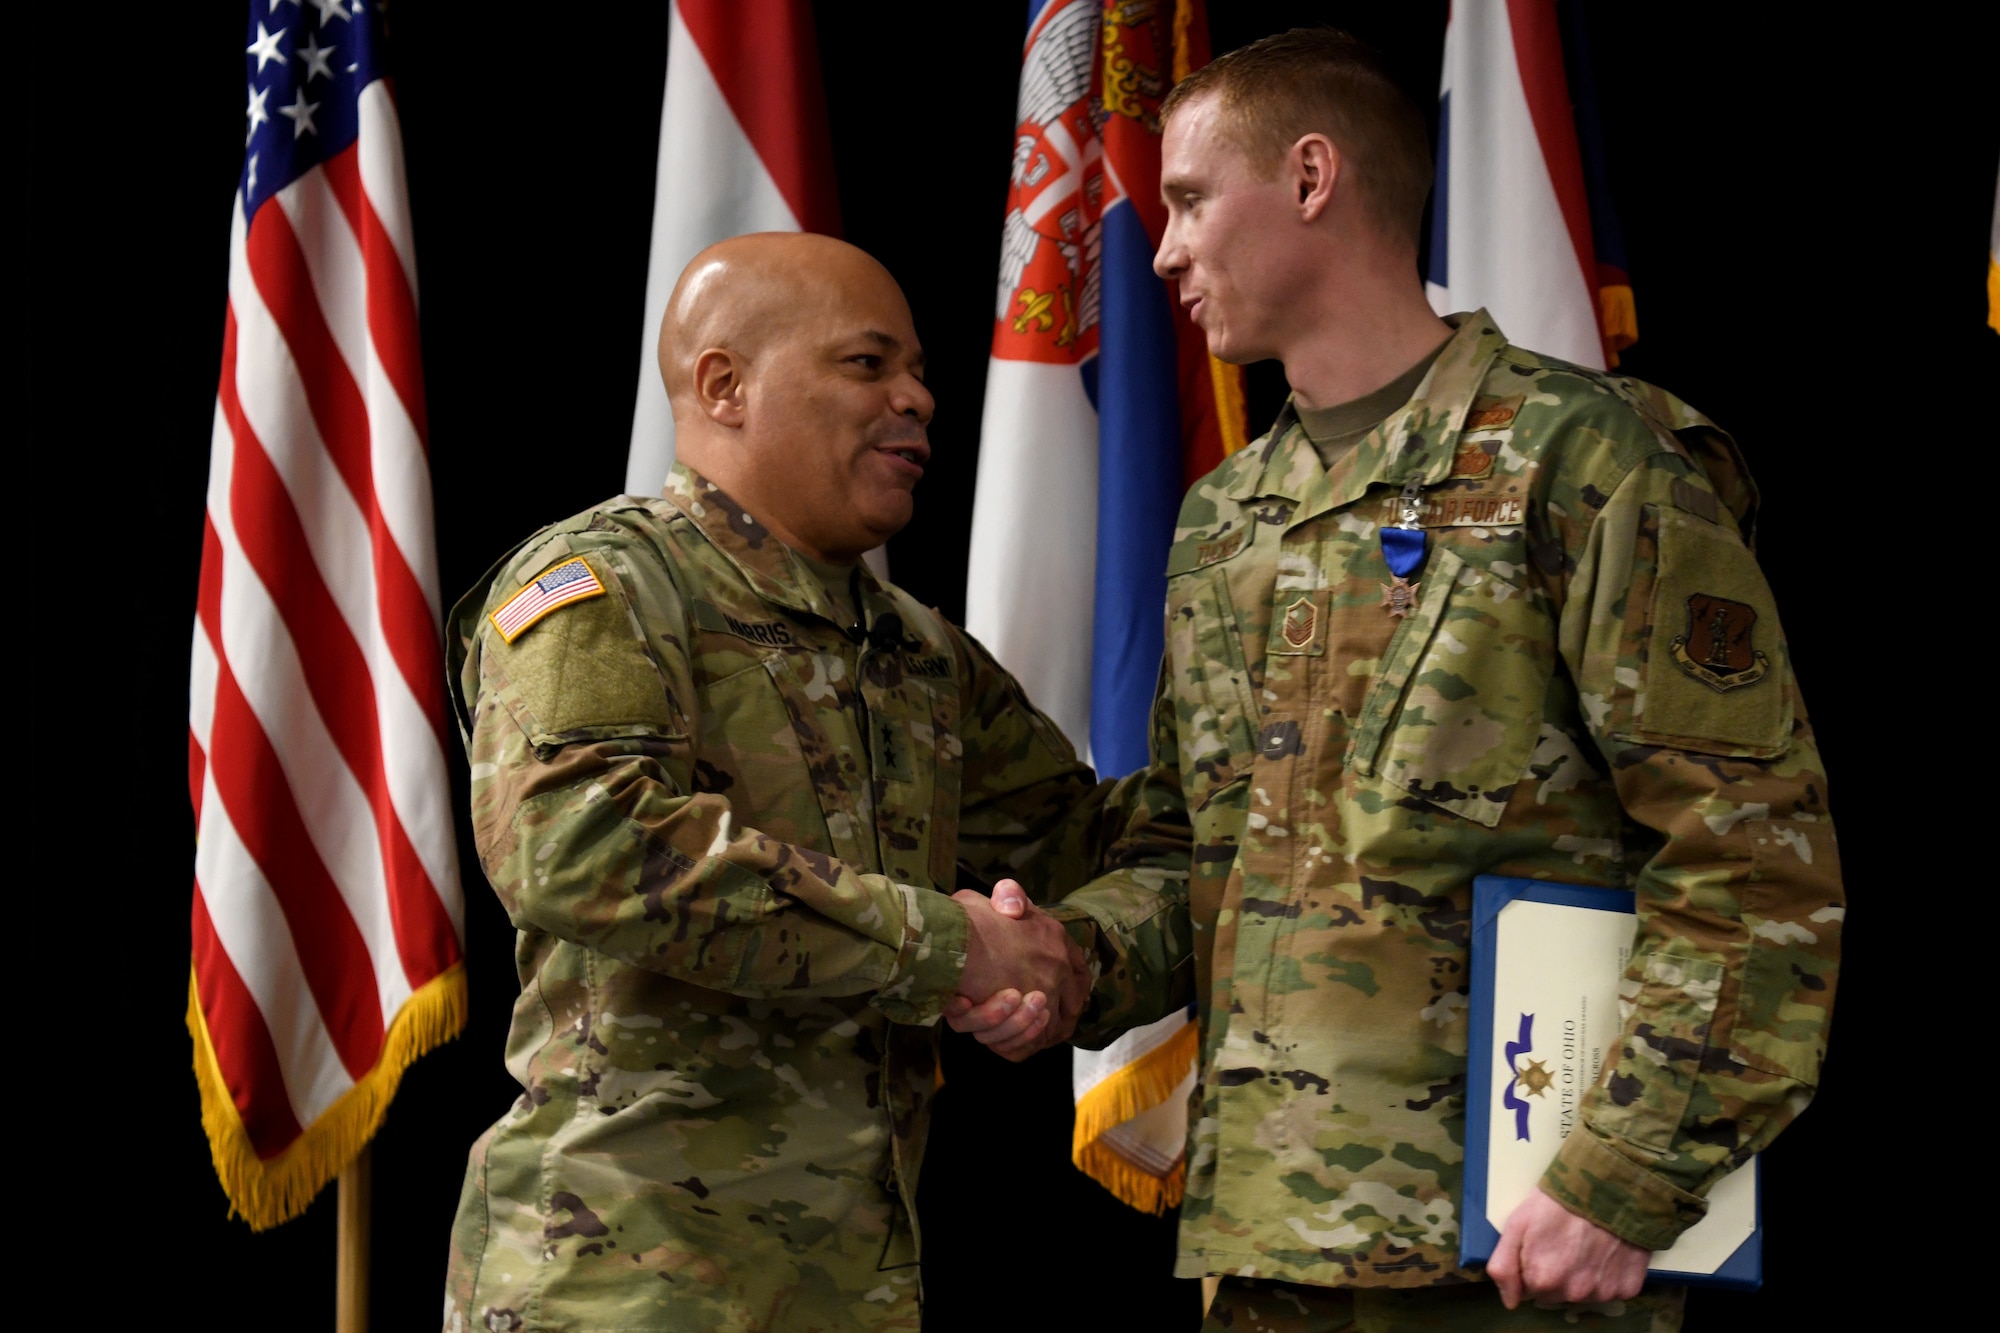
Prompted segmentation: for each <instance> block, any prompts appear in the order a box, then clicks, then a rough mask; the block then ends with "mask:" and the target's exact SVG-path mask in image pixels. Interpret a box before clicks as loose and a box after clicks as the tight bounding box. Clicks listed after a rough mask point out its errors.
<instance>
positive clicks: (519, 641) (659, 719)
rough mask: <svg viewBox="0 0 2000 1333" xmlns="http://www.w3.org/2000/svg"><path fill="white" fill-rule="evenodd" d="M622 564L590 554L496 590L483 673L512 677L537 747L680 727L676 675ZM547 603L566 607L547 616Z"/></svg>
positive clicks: (515, 702)
mask: <svg viewBox="0 0 2000 1333" xmlns="http://www.w3.org/2000/svg"><path fill="white" fill-rule="evenodd" d="M616 563H617V562H616V558H615V554H614V553H612V552H608V551H603V550H593V551H586V552H583V553H581V554H575V555H569V556H567V558H566V559H563V560H561V561H559V562H557V563H556V564H554V565H552V566H551V567H550V568H548V569H545V570H542V571H539V572H537V573H536V574H535V575H534V577H533V578H531V579H529V580H528V581H527V582H525V583H523V584H522V585H521V586H520V588H518V589H510V588H502V589H498V590H496V592H497V596H496V598H495V602H496V605H495V607H494V610H493V611H492V612H490V613H489V615H488V622H489V628H490V630H491V633H490V634H489V635H488V638H487V642H486V645H485V648H484V650H483V653H482V660H483V664H484V666H485V667H486V668H487V669H488V670H489V671H492V672H497V674H498V675H499V676H500V677H502V678H504V680H505V682H506V690H505V694H506V695H507V696H508V698H507V702H508V705H509V707H510V708H511V709H512V711H513V712H514V715H515V719H516V721H518V722H519V723H520V724H521V728H522V730H523V731H525V732H526V733H527V735H528V739H529V740H530V741H531V742H532V743H533V744H535V745H551V744H563V743H566V742H568V741H572V740H578V739H604V738H606V737H607V736H609V735H617V734H633V733H649V732H663V731H672V730H675V729H676V727H677V718H676V711H675V709H674V706H673V701H672V698H671V697H670V695H669V693H668V688H667V680H666V676H665V675H664V673H663V672H662V671H661V670H660V667H659V664H658V663H657V662H656V661H655V659H654V656H653V652H652V649H651V647H650V646H649V645H648V643H647V641H646V635H645V632H644V630H643V629H642V628H641V627H640V624H639V620H638V617H637V616H636V615H635V614H634V612H633V609H632V605H631V602H630V600H629V598H628V596H627V594H626V591H625V588H624V585H623V583H622V581H621V579H620V578H619V575H618V574H617V573H616V572H614V567H615V565H616ZM572 566H575V567H578V568H574V569H573V568H572ZM558 577H559V578H560V579H561V580H562V581H560V582H557V581H556V578H558ZM543 584H550V585H551V586H550V587H548V588H543V587H541V585H543ZM579 588H581V589H582V591H581V592H580V593H579V592H577V591H576V590H577V589H579ZM565 598H567V600H562V599H565ZM544 600H546V601H554V602H555V603H556V604H555V605H553V606H551V607H548V608H547V609H544V608H543V607H542V606H540V605H538V602H540V601H544ZM510 608H511V614H510ZM530 617H532V618H530ZM509 631H511V632H512V637H511V641H510V639H509V637H508V635H509Z"/></svg>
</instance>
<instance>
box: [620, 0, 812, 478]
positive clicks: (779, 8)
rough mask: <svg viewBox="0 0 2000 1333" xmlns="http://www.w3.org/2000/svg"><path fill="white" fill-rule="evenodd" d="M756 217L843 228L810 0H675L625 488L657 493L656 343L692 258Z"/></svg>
mask: <svg viewBox="0 0 2000 1333" xmlns="http://www.w3.org/2000/svg"><path fill="white" fill-rule="evenodd" d="M753 231H817V232H823V233H825V234H826V235H828V236H838V235H839V234H840V199H839V196H838V195H836V194H835V192H834V183H833V144H832V140H831V139H830V138H829V137H828V134H827V123H826V94H825V91H824V90H823V88H822V86H821V83H820V73H819V45H818V43H817V42H816V41H815V40H814V37H813V18H812V6H811V4H809V3H808V0H673V4H672V6H671V7H670V9H669V12H668V17H667V91H666V97H665V99H664V101H663V104H662V106H661V109H660V160H659V175H658V177H657V179H656V182H655V184H654V187H653V250H652V258H651V260H650V262H649V264H648V266H647V270H646V323H645V326H644V327H643V328H642V329H641V330H640V334H639V397H638V400H637V403H636V405H635V406H634V408H633V412H632V449H631V453H630V455H629V456H628V460H627V463H626V468H625V489H626V490H627V491H628V492H630V493H631V494H633V495H658V494H659V493H660V490H661V488H662V487H663V486H665V485H666V480H667V472H668V470H669V469H671V468H672V467H673V464H674V418H673V413H672V412H671V411H670V410H669V409H668V406H667V391H666V387H665V386H664V385H663V384H661V383H660V369H659V362H658V360H657V359H656V357H657V353H656V351H655V348H656V345H657V341H658V339H659V336H660V319H661V317H662V316H664V315H665V314H666V311H667V297H668V296H669V295H671V294H672V293H673V290H674V283H675V282H676V281H678V280H679V278H680V276H681V270H682V269H684V268H686V267H687V264H688V261H689V260H690V259H693V258H694V257H695V256H696V255H697V254H700V253H701V252H702V251H703V250H704V249H706V248H707V247H709V246H711V245H713V244H715V243H716V242H717V241H722V240H727V239H728V238H729V237H731V236H741V235H743V234H744V233H745V232H753Z"/></svg>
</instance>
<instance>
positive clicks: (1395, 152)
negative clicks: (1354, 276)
mask: <svg viewBox="0 0 2000 1333" xmlns="http://www.w3.org/2000/svg"><path fill="white" fill-rule="evenodd" d="M1210 93H1213V94H1214V95H1215V96H1216V97H1217V98H1218V99H1219V101H1220V106H1221V109H1222V113H1223V121H1222V123H1223V126H1224V128H1225V130H1226V131H1228V132H1229V133H1230V135H1231V137H1232V138H1234V139H1235V140H1236V142H1237V144H1238V146H1239V147H1241V148H1242V149H1243V150H1244V152H1245V153H1246V154H1248V155H1249V158H1250V161H1251V163H1252V165H1254V166H1256V167H1257V168H1258V169H1259V170H1261V171H1275V170H1277V168H1278V166H1279V164H1280V163H1282V162H1283V161H1284V159H1285V154H1286V153H1288V152H1290V151H1291V147H1292V145H1293V144H1295V143H1297V142H1298V141H1299V140H1300V139H1301V138H1303V137H1304V136H1306V135H1308V134H1313V133H1319V134H1324V135H1325V136H1326V137H1327V138H1329V139H1331V140H1333V142H1334V145H1335V146H1336V147H1337V148H1339V149H1340V154H1341V158H1342V160H1343V167H1344V169H1345V170H1346V171H1351V172H1352V173H1353V176H1352V179H1353V180H1354V181H1355V182H1356V184H1357V185H1358V186H1359V187H1360V190H1361V196H1362V200H1363V202H1364V203H1365V205H1366V207H1367V210H1368V214H1369V216H1370V217H1371V218H1373V220H1374V222H1375V224H1376V226H1378V227H1380V228H1381V229H1382V230H1383V232H1384V234H1386V235H1388V236H1391V237H1406V238H1408V240H1409V241H1410V244H1411V245H1412V246H1414V245H1415V244H1416V243H1417V238H1418V236H1419V235H1420V234H1421V232H1422V230H1423V214H1424V201H1425V199H1426V198H1428V197H1429V195H1430V190H1431V147H1430V131H1429V128H1428V127H1427V126H1426V125H1425V124H1424V115H1423V112H1421V111H1419V110H1418V109H1417V107H1416V104H1415V103H1413V102H1412V101H1411V100H1410V99H1409V97H1408V96H1407V95H1406V94H1405V93H1404V92H1403V90H1402V89H1401V88H1399V87H1397V85H1396V81H1395V79H1393V78H1392V77H1390V75H1389V71H1388V68H1387V66H1385V65H1384V64H1383V63H1382V58H1381V57H1380V56H1378V55H1376V54H1375V52H1374V51H1373V50H1372V49H1371V48H1370V47H1368V46H1367V45H1366V44H1365V43H1363V42H1361V41H1358V40H1357V39H1355V38H1353V37H1350V36H1349V35H1348V34H1346V33H1344V32H1341V31H1339V30H1338V29H1335V28H1293V29H1292V30H1291V31H1290V32H1281V33H1277V34H1275V35H1274V36H1270V37H1265V38H1262V39H1261V40H1259V41H1255V42H1252V43H1250V44H1249V45H1248V46H1241V47H1238V48H1237V49H1236V50H1234V51H1230V52H1228V53H1226V54H1224V55H1221V56H1218V57H1216V58H1215V59H1214V60H1213V61H1211V62H1210V63H1208V64H1207V65H1204V66H1203V67H1202V68H1200V69H1198V70H1195V71H1194V72H1193V73H1191V74H1189V75H1188V76H1187V77H1186V78H1185V79H1182V80H1181V81H1180V82H1179V83H1178V84H1176V85H1174V88H1173V91H1172V92H1170V93H1168V94H1167V98H1166V101H1165V102H1164V103H1163V104H1162V105H1161V107H1160V121H1161V123H1162V124H1164V123H1165V122H1166V121H1167V119H1168V118H1169V117H1171V116H1172V115H1173V114H1174V112H1175V111H1176V110H1177V109H1179V108H1180V107H1182V106H1184V105H1185V104H1187V103H1188V102H1191V101H1193V100H1194V99H1195V98H1198V97H1205V96H1207V95H1208V94H1210Z"/></svg>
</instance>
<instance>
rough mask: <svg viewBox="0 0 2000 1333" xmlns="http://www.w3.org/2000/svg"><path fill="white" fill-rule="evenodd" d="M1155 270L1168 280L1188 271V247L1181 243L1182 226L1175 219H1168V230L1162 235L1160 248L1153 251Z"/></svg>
mask: <svg viewBox="0 0 2000 1333" xmlns="http://www.w3.org/2000/svg"><path fill="white" fill-rule="evenodd" d="M1153 272H1155V273H1157V274H1159V275H1160V276H1161V277H1163V278H1165V279H1166V280H1167V281H1168V282H1173V281H1175V280H1176V279H1178V278H1179V277H1180V276H1181V274H1183V273H1185V272H1187V247H1186V246H1184V245H1182V244H1181V237H1180V226H1179V224H1178V223H1176V222H1174V221H1171V220H1169V221H1168V223H1167V230H1166V232H1165V233H1164V234H1163V235H1162V236H1161V237H1160V248H1159V249H1158V250H1155V251H1154V252H1153Z"/></svg>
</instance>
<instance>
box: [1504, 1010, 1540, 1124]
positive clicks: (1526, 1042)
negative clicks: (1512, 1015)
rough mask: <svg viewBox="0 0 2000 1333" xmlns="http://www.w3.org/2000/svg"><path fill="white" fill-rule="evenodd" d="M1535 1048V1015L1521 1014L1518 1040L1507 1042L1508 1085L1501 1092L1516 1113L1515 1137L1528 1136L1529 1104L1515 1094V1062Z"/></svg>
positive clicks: (1509, 1108)
mask: <svg viewBox="0 0 2000 1333" xmlns="http://www.w3.org/2000/svg"><path fill="white" fill-rule="evenodd" d="M1534 1049H1535V1016H1534V1015H1533V1014H1522V1015H1521V1035H1520V1038H1519V1039H1518V1040H1515V1041H1510V1042H1508V1043H1507V1044H1506V1047H1505V1052H1506V1056H1507V1087H1506V1090H1505V1091H1504V1092H1502V1093H1501V1094H1500V1101H1501V1104H1502V1105H1504V1106H1505V1107H1506V1108H1507V1109H1508V1110H1510V1111H1512V1112H1513V1113H1514V1137H1515V1138H1517V1139H1526V1138H1527V1137H1528V1104H1527V1103H1526V1102H1525V1101H1522V1100H1521V1099H1520V1098H1519V1097H1516V1096H1515V1095H1514V1076H1515V1072H1516V1071H1515V1069H1514V1062H1515V1061H1517V1060H1519V1059H1520V1058H1521V1057H1522V1056H1524V1055H1526V1054H1528V1053H1529V1052H1530V1051H1532V1050H1534Z"/></svg>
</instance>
